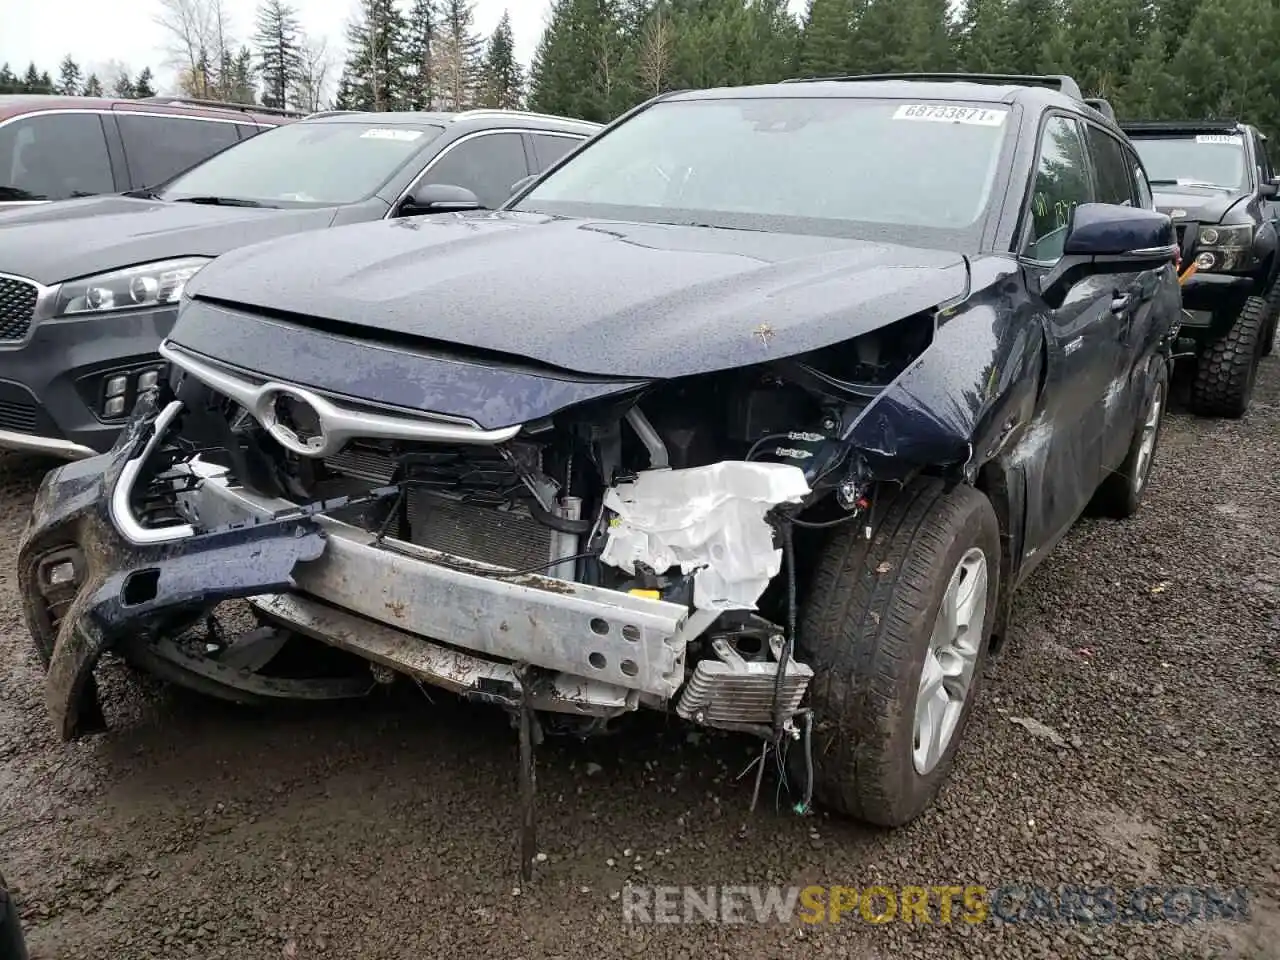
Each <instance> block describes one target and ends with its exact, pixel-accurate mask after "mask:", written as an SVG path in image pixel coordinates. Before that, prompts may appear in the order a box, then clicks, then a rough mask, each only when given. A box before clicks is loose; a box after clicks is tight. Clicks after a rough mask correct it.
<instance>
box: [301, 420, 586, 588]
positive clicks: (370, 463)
mask: <svg viewBox="0 0 1280 960" xmlns="http://www.w3.org/2000/svg"><path fill="white" fill-rule="evenodd" d="M409 463H410V466H409V469H410V476H411V477H413V478H414V479H415V480H417V481H418V482H419V483H423V484H431V485H432V486H433V487H434V488H435V489H429V488H427V487H425V486H410V488H409V491H408V495H407V496H406V498H405V500H406V509H407V513H408V520H409V540H410V541H411V542H413V543H415V544H417V545H418V546H422V547H430V548H431V549H432V550H439V551H441V552H442V553H447V554H450V555H452V556H455V557H462V558H464V559H466V560H478V561H480V562H481V563H487V564H491V565H493V566H496V567H503V568H505V569H507V570H538V571H539V572H542V573H545V574H546V575H548V576H553V577H558V578H560V579H573V564H571V563H568V564H561V565H556V564H555V563H554V561H557V560H560V559H562V558H564V557H569V556H573V555H574V554H575V553H577V552H578V538H577V536H576V535H573V534H564V533H559V532H557V531H555V530H552V529H551V528H550V527H548V526H546V525H545V524H543V523H539V522H538V521H537V520H535V519H534V518H533V517H532V516H531V515H530V514H529V512H528V511H527V510H526V509H524V508H523V507H520V506H518V505H517V506H514V507H511V508H508V507H507V506H498V505H497V502H499V501H502V500H506V499H509V496H507V491H510V489H511V488H512V487H513V486H518V485H519V484H520V483H521V481H520V479H519V476H518V475H517V474H516V473H515V471H514V469H512V467H511V466H510V465H509V464H508V463H507V461H506V460H505V459H504V458H503V457H502V455H501V454H500V453H499V452H498V451H496V450H492V449H475V448H471V449H462V448H457V447H450V446H448V445H438V446H437V445H428V444H424V445H422V446H421V447H418V448H415V449H414V450H413V452H412V457H411V459H410V461H409ZM325 466H327V467H328V468H329V469H330V470H332V471H333V472H334V473H338V474H341V475H343V476H346V477H352V478H355V479H358V480H363V481H366V482H368V483H374V484H386V483H390V482H391V481H392V479H393V478H394V476H395V472H396V461H395V460H394V459H392V457H391V456H390V455H389V454H388V453H386V452H384V451H382V450H379V449H377V448H376V447H364V446H360V445H357V444H352V445H351V446H349V447H347V448H346V449H345V450H342V451H341V452H340V453H337V454H335V455H334V456H332V457H329V458H327V459H326V460H325ZM580 509H581V503H580V501H577V500H575V499H573V498H569V500H568V501H567V502H566V505H565V507H564V508H562V509H561V510H560V512H561V515H563V516H565V517H567V518H569V519H575V520H576V519H577V518H578V516H579V511H580Z"/></svg>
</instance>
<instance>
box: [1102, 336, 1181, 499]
mask: <svg viewBox="0 0 1280 960" xmlns="http://www.w3.org/2000/svg"><path fill="white" fill-rule="evenodd" d="M1155 364H1156V372H1155V380H1154V382H1153V383H1152V384H1151V387H1150V390H1149V394H1150V395H1149V396H1148V397H1147V400H1146V403H1145V405H1144V406H1143V411H1142V416H1140V417H1139V418H1138V423H1137V426H1136V427H1135V429H1134V432H1133V440H1132V442H1131V443H1130V444H1129V453H1128V455H1127V456H1126V457H1125V458H1124V463H1122V464H1121V465H1120V467H1119V469H1117V470H1116V472H1115V473H1112V474H1111V475H1109V476H1108V477H1107V478H1106V479H1105V480H1103V481H1102V484H1101V485H1100V486H1099V487H1098V492H1097V493H1096V494H1095V495H1094V505H1095V507H1096V509H1097V510H1098V512H1099V513H1102V514H1104V515H1106V516H1110V517H1116V518H1118V519H1124V518H1125V517H1130V516H1133V514H1135V513H1137V512H1138V507H1140V506H1141V505H1142V495H1143V494H1144V493H1146V490H1147V479H1148V477H1150V475H1151V465H1152V463H1154V462H1155V458H1156V448H1157V447H1158V446H1159V444H1160V427H1161V426H1162V425H1163V423H1164V412H1165V409H1166V408H1167V407H1168V397H1169V365H1168V364H1167V363H1166V362H1165V361H1164V360H1163V358H1161V359H1157V360H1156V361H1155Z"/></svg>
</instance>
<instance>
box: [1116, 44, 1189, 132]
mask: <svg viewBox="0 0 1280 960" xmlns="http://www.w3.org/2000/svg"><path fill="white" fill-rule="evenodd" d="M1168 48H1169V44H1168V41H1167V39H1166V38H1165V36H1164V30H1163V29H1162V28H1161V26H1160V24H1159V22H1158V21H1157V22H1156V23H1154V24H1152V25H1150V26H1149V28H1148V30H1147V32H1146V34H1145V39H1144V42H1143V44H1142V52H1141V54H1139V56H1138V59H1136V60H1135V61H1134V62H1133V69H1132V70H1131V71H1130V73H1129V79H1128V80H1127V81H1126V82H1125V84H1124V86H1123V87H1122V88H1121V90H1120V95H1119V96H1118V97H1116V98H1115V100H1113V101H1112V104H1111V105H1112V106H1113V107H1114V108H1115V109H1116V112H1117V113H1118V114H1119V115H1120V116H1123V117H1130V118H1133V119H1137V120H1143V119H1147V118H1149V117H1160V118H1161V119H1166V120H1181V119H1184V118H1185V114H1186V106H1185V100H1186V86H1185V83H1184V81H1183V78H1182V75H1181V74H1180V73H1178V72H1177V71H1176V70H1173V69H1171V68H1170V65H1169V60H1168V53H1167V51H1168Z"/></svg>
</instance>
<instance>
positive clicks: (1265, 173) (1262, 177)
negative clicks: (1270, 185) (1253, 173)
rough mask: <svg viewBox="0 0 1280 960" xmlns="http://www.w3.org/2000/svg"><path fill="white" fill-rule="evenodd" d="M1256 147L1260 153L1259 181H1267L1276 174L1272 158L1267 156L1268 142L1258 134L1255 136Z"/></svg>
mask: <svg viewBox="0 0 1280 960" xmlns="http://www.w3.org/2000/svg"><path fill="white" fill-rule="evenodd" d="M1253 143H1254V149H1255V150H1256V151H1257V153H1258V174H1259V176H1258V181H1259V182H1260V183H1267V182H1268V181H1270V180H1271V179H1272V177H1274V176H1275V170H1274V169H1273V168H1272V166H1271V159H1270V157H1268V156H1267V144H1266V141H1265V140H1263V139H1262V138H1261V137H1260V136H1258V135H1257V134H1254V138H1253Z"/></svg>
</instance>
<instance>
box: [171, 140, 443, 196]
mask: <svg viewBox="0 0 1280 960" xmlns="http://www.w3.org/2000/svg"><path fill="white" fill-rule="evenodd" d="M443 129H444V128H443V127H437V126H432V125H430V124H414V125H408V124H400V123H397V124H394V125H392V124H386V125H384V126H379V125H378V124H377V123H375V122H369V123H351V122H349V121H348V122H331V123H324V122H314V121H312V122H307V123H290V124H286V125H284V126H281V127H276V128H275V129H274V130H268V131H267V132H265V133H260V134H258V135H257V136H255V137H253V138H252V139H249V140H245V141H244V142H243V143H240V144H238V145H236V146H234V147H231V148H230V149H228V150H225V151H223V152H222V153H220V154H218V155H217V156H214V157H210V158H209V159H208V160H206V161H205V162H204V163H202V164H200V165H199V166H197V167H193V168H192V169H191V170H189V171H187V172H186V173H184V174H182V175H181V176H179V177H177V178H176V179H174V180H171V181H170V182H169V183H168V184H167V185H166V186H165V187H164V189H163V190H162V191H161V195H162V196H163V197H164V199H166V200H183V199H189V198H192V197H218V198H222V199H228V200H242V201H249V202H253V203H260V204H263V205H264V206H310V205H315V206H329V205H332V204H340V203H354V202H356V201H357V200H364V199H366V198H367V197H370V196H372V195H373V194H374V193H376V192H377V190H378V188H379V187H381V186H382V185H383V184H384V183H386V182H387V179H388V178H389V177H390V176H391V175H392V174H393V173H395V172H396V171H397V170H398V169H399V168H400V167H401V166H403V165H404V163H405V162H406V161H407V160H408V159H409V158H410V157H412V156H413V155H414V154H416V153H417V152H418V151H419V150H421V149H422V148H423V147H424V146H425V145H426V144H428V143H430V142H431V141H432V140H434V139H435V138H436V137H437V136H439V135H440V134H441V133H442V132H443Z"/></svg>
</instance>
